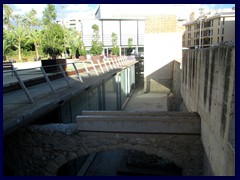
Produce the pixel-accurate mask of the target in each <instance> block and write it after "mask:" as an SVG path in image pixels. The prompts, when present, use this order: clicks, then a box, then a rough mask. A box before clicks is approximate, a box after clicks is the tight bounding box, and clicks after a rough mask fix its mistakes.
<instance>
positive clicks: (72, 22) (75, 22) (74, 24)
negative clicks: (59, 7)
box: [56, 18, 82, 32]
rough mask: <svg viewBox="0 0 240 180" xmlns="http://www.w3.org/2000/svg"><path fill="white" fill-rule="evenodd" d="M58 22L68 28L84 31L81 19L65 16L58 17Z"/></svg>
mask: <svg viewBox="0 0 240 180" xmlns="http://www.w3.org/2000/svg"><path fill="white" fill-rule="evenodd" d="M56 22H57V23H58V24H60V25H62V26H65V27H66V28H73V29H77V30H78V31H80V32H81V31H82V22H81V20H80V19H72V18H64V19H58V20H57V21H56Z"/></svg>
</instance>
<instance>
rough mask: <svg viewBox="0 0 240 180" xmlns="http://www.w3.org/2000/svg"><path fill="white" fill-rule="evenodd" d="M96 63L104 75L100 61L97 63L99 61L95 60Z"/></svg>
mask: <svg viewBox="0 0 240 180" xmlns="http://www.w3.org/2000/svg"><path fill="white" fill-rule="evenodd" d="M97 62H98V65H99V67H100V69H101V71H102V73H104V70H103V68H102V65H101V63H100V61H99V60H97Z"/></svg>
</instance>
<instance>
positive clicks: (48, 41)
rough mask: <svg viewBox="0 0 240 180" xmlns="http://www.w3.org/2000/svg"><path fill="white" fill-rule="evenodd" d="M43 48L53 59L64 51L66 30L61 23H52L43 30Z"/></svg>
mask: <svg viewBox="0 0 240 180" xmlns="http://www.w3.org/2000/svg"><path fill="white" fill-rule="evenodd" d="M42 48H43V52H44V53H45V54H49V56H50V57H51V58H52V59H56V58H57V56H59V55H61V53H62V52H63V51H64V32H63V28H62V27H61V26H60V25H59V24H51V25H49V26H48V28H47V29H45V30H44V31H43V40H42Z"/></svg>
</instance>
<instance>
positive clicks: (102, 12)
mask: <svg viewBox="0 0 240 180" xmlns="http://www.w3.org/2000/svg"><path fill="white" fill-rule="evenodd" d="M186 6H187V5H173V4H170V5H168V4H164V5H163V4H144V5H143V4H102V5H100V6H99V7H98V9H97V11H96V13H95V17H93V18H88V19H81V21H79V20H73V19H72V20H71V19H66V20H65V19H64V23H63V21H62V20H58V21H57V22H58V23H59V24H64V25H65V26H66V27H74V28H76V29H78V30H79V31H80V32H81V33H82V38H83V42H84V45H85V46H86V49H87V50H90V48H91V41H92V35H93V30H92V25H93V24H97V25H98V26H99V29H100V36H101V37H100V38H101V40H102V42H103V45H104V54H105V55H108V54H109V53H110V52H111V48H112V37H111V35H112V33H113V32H114V33H115V34H117V37H118V45H119V47H120V49H121V50H120V53H121V54H127V49H128V39H129V38H132V40H133V41H132V47H133V51H132V52H134V53H135V54H143V52H144V36H145V19H146V17H148V16H158V15H166V14H176V16H177V17H178V21H179V23H180V24H181V23H182V22H183V21H184V20H185V19H186V14H187V13H186V11H183V9H184V8H185V9H186ZM78 24H79V25H78ZM77 27H79V28H77Z"/></svg>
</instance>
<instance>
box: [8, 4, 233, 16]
mask: <svg viewBox="0 0 240 180" xmlns="http://www.w3.org/2000/svg"><path fill="white" fill-rule="evenodd" d="M10 6H11V7H12V8H13V11H14V12H15V13H16V14H24V13H26V12H29V11H30V10H31V9H35V10H36V11H37V13H38V17H39V18H41V17H42V12H43V10H44V8H45V7H46V4H10ZM98 6H99V4H55V7H56V10H57V18H58V19H60V18H62V17H64V18H76V17H79V18H80V19H82V18H86V17H89V16H90V15H92V14H95V12H96V10H97V8H98ZM200 6H202V7H203V8H204V9H205V10H207V9H223V8H232V7H233V6H235V5H234V4H202V5H200V4H192V5H190V6H189V7H191V8H192V10H198V9H199V8H200Z"/></svg>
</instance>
